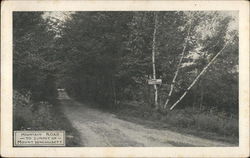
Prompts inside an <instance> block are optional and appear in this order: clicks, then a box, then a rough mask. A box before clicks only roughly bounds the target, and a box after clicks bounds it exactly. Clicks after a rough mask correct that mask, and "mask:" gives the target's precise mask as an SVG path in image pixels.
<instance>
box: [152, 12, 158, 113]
mask: <svg viewBox="0 0 250 158" xmlns="http://www.w3.org/2000/svg"><path fill="white" fill-rule="evenodd" d="M154 20H155V25H154V33H153V43H152V67H153V79H156V70H155V51H156V46H155V45H156V31H157V27H158V14H157V12H154ZM154 104H155V108H156V109H158V89H157V85H156V84H154Z"/></svg>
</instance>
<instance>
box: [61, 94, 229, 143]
mask: <svg viewBox="0 0 250 158" xmlns="http://www.w3.org/2000/svg"><path fill="white" fill-rule="evenodd" d="M65 96H66V97H65ZM61 106H62V109H63V112H64V114H65V115H66V117H67V118H68V119H69V120H70V122H71V123H72V125H73V127H74V128H76V129H77V130H78V131H79V133H80V136H81V139H82V142H83V144H81V145H82V146H87V147H128V146H132V147H133V146H137V147H144V146H146V147H163V146H164V147H171V146H185V147H188V146H198V147H202V146H230V144H225V143H221V142H217V141H211V140H208V139H203V138H198V137H194V136H191V135H183V134H180V133H176V132H172V131H169V130H159V129H151V128H147V127H144V126H142V125H138V124H135V123H132V122H128V121H124V120H121V119H118V118H116V116H115V115H113V114H110V113H105V112H103V111H99V110H97V109H93V108H90V107H88V106H85V105H84V104H82V103H79V102H76V101H74V100H72V99H70V98H69V97H68V96H67V95H64V97H61Z"/></svg>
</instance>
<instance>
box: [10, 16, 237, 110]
mask: <svg viewBox="0 0 250 158" xmlns="http://www.w3.org/2000/svg"><path fill="white" fill-rule="evenodd" d="M46 14H48V15H49V14H50V13H48V12H47V13H46ZM154 18H155V16H154V13H153V12H72V13H71V14H68V15H66V16H65V18H64V19H63V20H62V21H60V20H58V19H54V18H52V17H50V16H46V17H44V13H42V12H35V13H34V12H32V13H28V12H22V13H18V12H15V13H14V88H15V89H20V90H21V89H25V90H29V91H31V93H32V97H33V98H34V99H37V100H44V99H48V98H51V97H55V93H54V92H55V91H54V90H55V87H56V86H57V87H62V88H64V87H65V88H66V89H67V91H68V92H69V94H70V95H71V96H73V97H76V98H78V99H81V100H85V101H94V102H98V103H101V104H100V105H102V106H104V107H118V105H119V103H121V102H132V101H136V102H137V105H139V104H140V106H145V107H153V106H154V105H153V104H154V103H153V101H152V100H153V95H154V93H153V88H152V86H151V85H148V84H147V81H148V79H150V78H152V41H153V40H152V39H153V30H154V27H155V24H154V21H155V20H154ZM158 21H159V23H158V26H157V32H156V43H155V44H156V77H157V78H161V79H162V81H163V83H162V84H161V85H159V86H158V89H159V104H160V105H161V106H162V105H163V104H164V103H165V101H166V99H167V94H168V92H169V90H170V84H171V82H172V79H173V76H174V73H175V71H176V69H177V67H178V61H179V59H180V57H181V53H182V50H183V45H184V43H185V39H186V38H187V36H188V30H189V29H190V35H189V36H190V38H189V40H188V41H187V48H186V50H185V52H184V60H183V62H182V64H181V68H180V72H179V75H178V77H177V79H176V82H175V86H174V91H173V94H172V96H171V97H170V105H171V104H173V103H174V102H175V101H176V100H177V99H178V98H179V97H180V95H181V94H182V93H183V92H184V91H185V90H186V88H187V87H188V86H189V85H190V84H191V83H192V81H193V80H194V79H195V77H196V76H197V75H198V74H199V73H200V72H201V71H202V70H203V68H204V67H205V66H206V65H207V64H208V63H209V61H210V60H211V59H212V57H213V56H215V55H216V53H217V52H219V51H220V50H221V49H222V47H223V46H224V45H225V43H226V41H227V40H231V42H230V44H229V45H228V46H227V47H226V49H225V50H224V51H223V53H222V55H221V56H219V57H218V59H216V61H215V62H214V63H213V64H212V66H211V67H210V68H209V69H208V71H207V72H206V73H205V74H204V75H203V76H202V77H201V79H200V80H199V81H198V82H197V84H195V86H194V87H193V88H192V89H191V90H190V92H189V93H188V94H187V96H185V98H184V99H183V100H182V101H181V102H180V106H178V108H184V107H194V108H199V109H201V110H208V109H214V110H219V111H225V112H227V113H230V114H237V111H238V30H237V28H236V29H231V28H230V27H231V23H232V22H233V21H234V19H233V18H232V17H231V16H228V15H225V14H224V13H222V12H181V11H180V12H174V11H170V12H158Z"/></svg>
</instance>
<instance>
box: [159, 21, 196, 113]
mask: <svg viewBox="0 0 250 158" xmlns="http://www.w3.org/2000/svg"><path fill="white" fill-rule="evenodd" d="M191 24H192V22H191V21H190V24H189V28H188V33H187V37H186V39H185V43H184V47H183V49H182V53H181V58H180V60H179V63H178V65H177V69H176V71H175V75H174V78H173V80H172V83H171V87H170V91H169V93H168V96H167V100H166V102H165V104H164V107H163V108H164V109H166V107H167V105H168V102H169V100H170V97H171V95H172V92H173V89H174V86H175V80H176V78H177V76H178V73H179V70H180V67H181V63H182V60H183V58H184V54H185V51H186V48H187V45H188V41H189V36H190V30H191Z"/></svg>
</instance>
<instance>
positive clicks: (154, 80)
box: [148, 79, 162, 85]
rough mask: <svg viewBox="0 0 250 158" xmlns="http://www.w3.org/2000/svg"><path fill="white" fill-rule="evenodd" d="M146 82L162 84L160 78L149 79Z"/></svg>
mask: <svg viewBox="0 0 250 158" xmlns="http://www.w3.org/2000/svg"><path fill="white" fill-rule="evenodd" d="M148 84H150V85H154V84H162V79H149V80H148Z"/></svg>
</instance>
